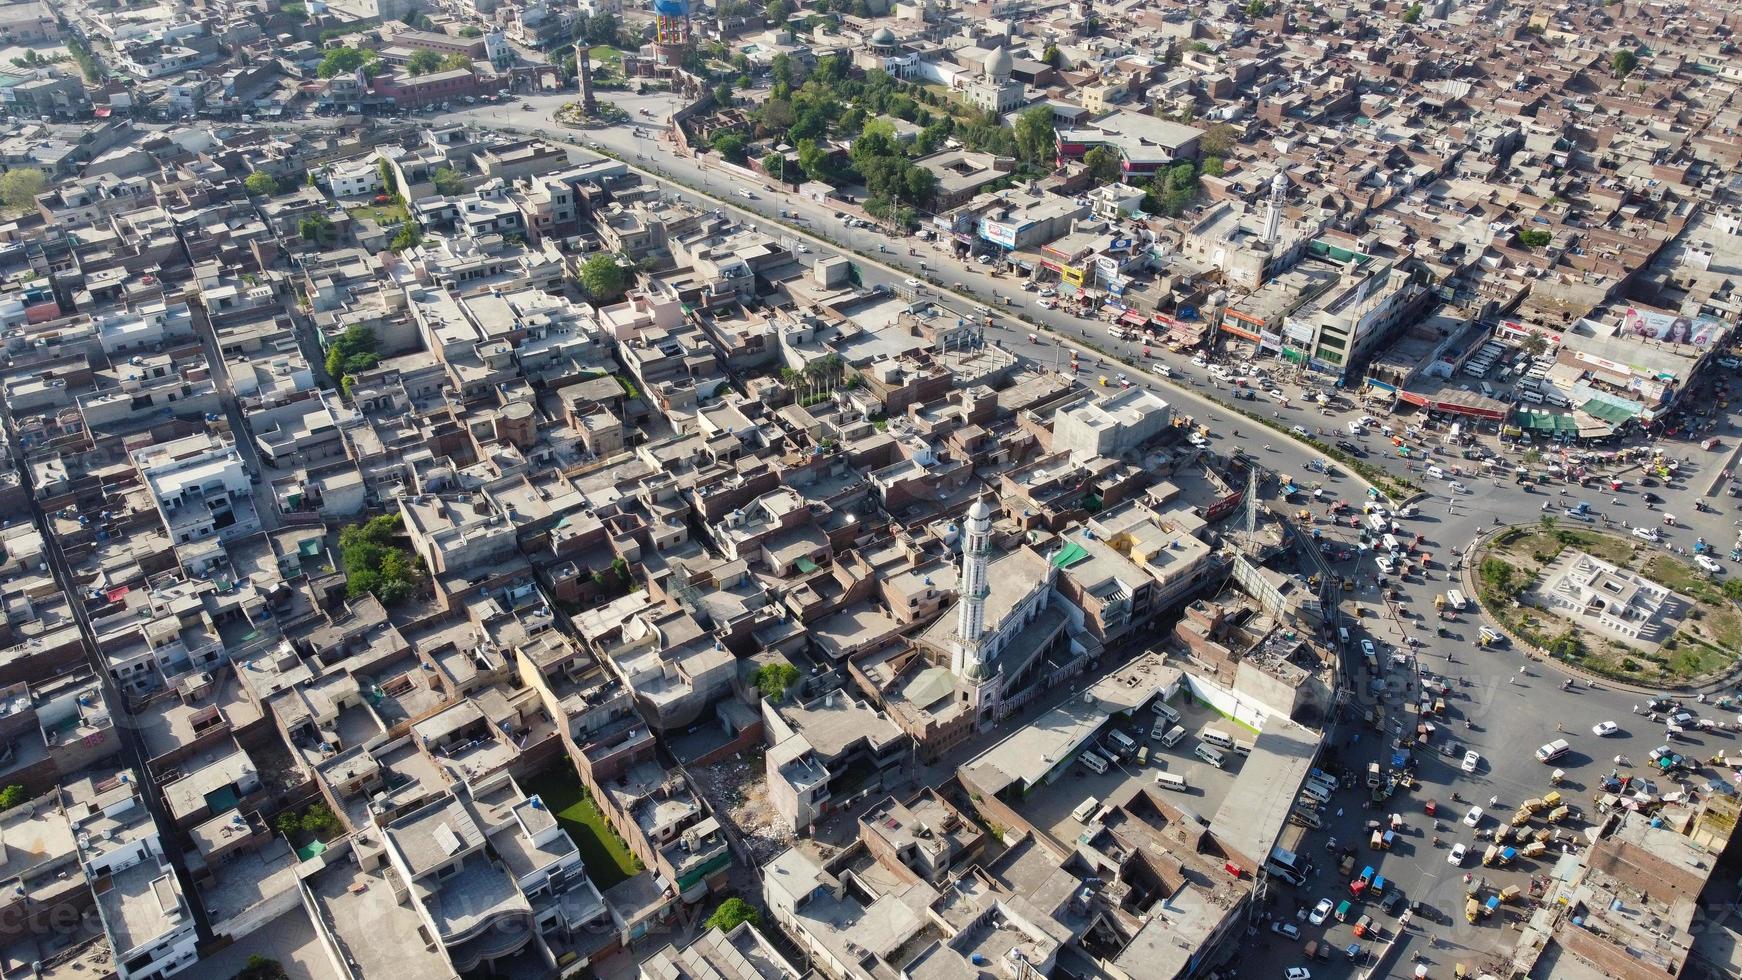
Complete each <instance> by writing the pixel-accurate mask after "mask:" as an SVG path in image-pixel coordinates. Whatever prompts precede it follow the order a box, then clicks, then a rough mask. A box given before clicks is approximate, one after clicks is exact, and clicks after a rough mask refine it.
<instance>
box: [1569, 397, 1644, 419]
mask: <svg viewBox="0 0 1742 980" xmlns="http://www.w3.org/2000/svg"><path fill="white" fill-rule="evenodd" d="M1579 411H1581V412H1584V413H1585V414H1586V415H1589V416H1591V417H1592V418H1597V419H1602V420H1603V421H1605V422H1607V423H1609V424H1610V425H1620V424H1621V423H1623V422H1625V421H1627V420H1628V419H1630V418H1632V417H1633V415H1634V412H1633V410H1632V409H1630V408H1628V407H1627V406H1625V405H1617V404H1615V403H1614V402H1606V401H1603V400H1602V399H1600V398H1593V399H1591V400H1590V401H1588V402H1586V403H1584V404H1583V405H1580V406H1579Z"/></svg>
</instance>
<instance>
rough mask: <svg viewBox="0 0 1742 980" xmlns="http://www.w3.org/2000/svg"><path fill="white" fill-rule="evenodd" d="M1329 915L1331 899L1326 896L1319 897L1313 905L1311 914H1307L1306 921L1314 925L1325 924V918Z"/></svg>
mask: <svg viewBox="0 0 1742 980" xmlns="http://www.w3.org/2000/svg"><path fill="white" fill-rule="evenodd" d="M1330 915H1331V900H1330V899H1328V898H1321V899H1319V904H1317V905H1315V906H1313V912H1312V914H1311V915H1309V916H1307V921H1308V922H1311V923H1312V924H1313V925H1315V926H1322V925H1324V924H1325V920H1326V919H1328V918H1330Z"/></svg>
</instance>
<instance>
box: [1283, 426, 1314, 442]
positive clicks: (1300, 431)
mask: <svg viewBox="0 0 1742 980" xmlns="http://www.w3.org/2000/svg"><path fill="white" fill-rule="evenodd" d="M1288 431H1290V432H1292V433H1294V434H1295V435H1297V436H1300V437H1301V438H1302V439H1306V438H1308V437H1310V436H1311V435H1312V433H1311V432H1308V431H1307V430H1306V426H1304V425H1291V426H1289V427H1288Z"/></svg>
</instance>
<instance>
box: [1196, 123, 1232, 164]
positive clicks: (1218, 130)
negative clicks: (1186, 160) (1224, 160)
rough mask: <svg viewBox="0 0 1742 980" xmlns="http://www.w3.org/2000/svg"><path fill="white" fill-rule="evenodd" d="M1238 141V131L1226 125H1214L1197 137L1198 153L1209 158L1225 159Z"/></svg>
mask: <svg viewBox="0 0 1742 980" xmlns="http://www.w3.org/2000/svg"><path fill="white" fill-rule="evenodd" d="M1239 141H1240V131H1239V130H1237V129H1235V128H1234V127H1232V126H1230V125H1228V124H1227V123H1216V124H1215V125H1214V126H1211V127H1210V128H1209V129H1206V130H1204V135H1202V136H1200V137H1198V152H1200V153H1202V154H1203V155H1205V156H1209V157H1226V156H1227V155H1228V154H1229V153H1230V152H1232V151H1233V149H1234V145H1235V144H1236V143H1238V142H1239Z"/></svg>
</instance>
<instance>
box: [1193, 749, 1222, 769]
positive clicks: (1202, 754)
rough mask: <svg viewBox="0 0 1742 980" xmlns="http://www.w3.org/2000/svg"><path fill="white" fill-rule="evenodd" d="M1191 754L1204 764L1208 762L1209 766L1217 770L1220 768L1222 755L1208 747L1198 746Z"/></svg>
mask: <svg viewBox="0 0 1742 980" xmlns="http://www.w3.org/2000/svg"><path fill="white" fill-rule="evenodd" d="M1192 754H1193V755H1195V756H1197V757H1198V758H1200V759H1202V760H1204V761H1205V762H1208V763H1209V764H1210V765H1212V766H1215V767H1216V768H1217V769H1220V768H1222V753H1220V752H1217V751H1216V750H1215V749H1212V748H1210V747H1209V746H1208V745H1199V746H1198V747H1197V748H1195V749H1193V750H1192Z"/></svg>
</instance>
